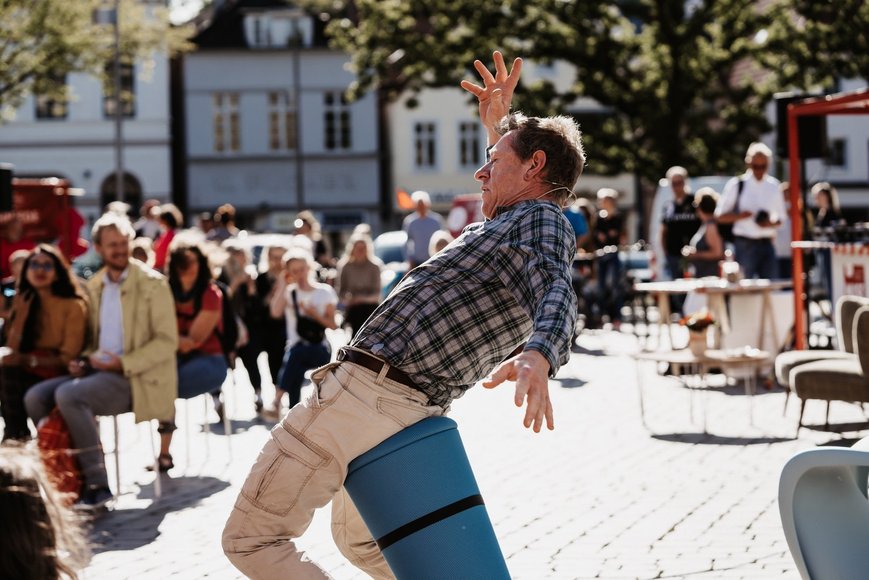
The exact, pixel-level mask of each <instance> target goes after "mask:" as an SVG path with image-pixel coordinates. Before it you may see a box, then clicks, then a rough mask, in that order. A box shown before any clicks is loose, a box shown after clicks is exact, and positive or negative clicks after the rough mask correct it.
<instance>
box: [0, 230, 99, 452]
mask: <svg viewBox="0 0 869 580" xmlns="http://www.w3.org/2000/svg"><path fill="white" fill-rule="evenodd" d="M86 323H87V303H86V302H85V299H84V296H83V294H82V293H81V291H80V289H79V288H78V286H77V285H76V282H75V278H74V277H73V274H72V271H71V270H70V268H69V264H67V262H66V260H65V259H64V257H63V255H62V254H61V253H60V251H59V250H58V249H57V248H55V247H54V246H51V245H48V244H41V245H39V246H37V247H36V249H35V250H33V253H31V254H30V255H29V256H28V257H27V259H26V260H25V261H24V266H23V267H22V274H21V278H20V279H19V281H18V291H17V292H16V295H15V298H14V300H13V302H12V313H11V316H10V319H9V321H8V324H7V325H6V327H5V329H4V330H5V339H6V346H5V347H4V352H3V356H2V358H0V379H2V381H0V410H2V413H3V419H4V421H5V423H6V427H5V430H4V433H3V440H4V441H6V440H8V439H18V440H26V439H29V438H30V429H29V428H28V426H27V412H26V410H25V408H24V394H25V393H26V392H27V390H28V389H30V387H32V386H33V385H35V384H36V383H39V382H40V381H43V380H45V379H49V378H53V377H56V376H60V375H62V374H65V373H66V368H67V365H68V364H69V362H70V361H72V360H73V359H74V358H76V357H77V356H78V355H79V354H80V353H81V351H82V348H83V347H84V339H85V328H86Z"/></svg>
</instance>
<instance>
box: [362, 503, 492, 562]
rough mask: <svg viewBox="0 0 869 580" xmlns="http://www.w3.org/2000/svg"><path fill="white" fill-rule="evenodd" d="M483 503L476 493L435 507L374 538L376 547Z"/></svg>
mask: <svg viewBox="0 0 869 580" xmlns="http://www.w3.org/2000/svg"><path fill="white" fill-rule="evenodd" d="M484 504H485V502H483V496H482V495H480V494H477V495H471V496H468V497H466V498H465V499H460V500H459V501H457V502H453V503H451V504H449V505H445V506H444V507H442V508H439V509H436V510H435V511H433V512H431V513H428V514H426V515H424V516H420V517H418V518H416V519H415V520H413V521H412V522H408V523H406V524H404V525H403V526H401V527H399V528H397V529H395V530H392V531H391V532H389V533H388V534H385V535H383V536H382V537H380V538H378V539H377V540H376V542H377V547H378V548H380V550H381V551H383V550H385V549H386V548H388V547H389V546H391V545H392V544H394V543H395V542H398V541H399V540H403V539H404V538H406V537H408V536H410V535H412V534H415V533H416V532H418V531H420V530H422V529H424V528H427V527H429V526H431V525H433V524H436V523H438V522H439V521H441V520H445V519H447V518H449V517H452V516H454V515H456V514H458V513H461V512H463V511H465V510H468V509H471V508H472V507H475V506H478V505H484Z"/></svg>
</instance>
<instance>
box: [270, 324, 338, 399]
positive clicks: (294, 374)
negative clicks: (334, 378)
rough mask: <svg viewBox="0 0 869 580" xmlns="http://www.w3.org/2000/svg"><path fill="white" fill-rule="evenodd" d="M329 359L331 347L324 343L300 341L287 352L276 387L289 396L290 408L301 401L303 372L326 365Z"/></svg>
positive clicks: (303, 380)
mask: <svg viewBox="0 0 869 580" xmlns="http://www.w3.org/2000/svg"><path fill="white" fill-rule="evenodd" d="M331 358H332V347H331V346H330V345H329V343H328V342H326V341H324V342H321V343H318V344H312V343H310V342H305V341H304V340H300V341H299V342H297V343H296V344H294V345H293V346H292V347H291V348H289V349H288V350H287V353H286V355H284V365H283V367H281V374H280V376H279V377H278V386H279V387H280V388H281V390H283V391H287V392H288V393H289V394H290V408H292V407H293V406H294V405H295V404H296V403H298V402H299V401H301V400H302V383H303V382H305V372H306V371H309V370H311V369H315V368H317V367H321V366H323V365H324V364H327V363H328V362H329V360H330V359H331Z"/></svg>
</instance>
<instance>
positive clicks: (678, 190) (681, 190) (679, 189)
mask: <svg viewBox="0 0 869 580" xmlns="http://www.w3.org/2000/svg"><path fill="white" fill-rule="evenodd" d="M670 187H671V188H672V189H673V195H675V196H676V197H682V196H683V195H684V194H685V178H684V177H682V176H681V175H674V176H673V177H672V178H671V179H670Z"/></svg>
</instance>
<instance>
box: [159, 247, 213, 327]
mask: <svg viewBox="0 0 869 580" xmlns="http://www.w3.org/2000/svg"><path fill="white" fill-rule="evenodd" d="M191 254H192V256H191ZM193 261H196V262H197V263H198V264H199V273H198V274H197V276H196V281H195V282H194V283H193V288H191V289H190V291H189V292H184V289H183V288H182V287H181V272H183V271H184V270H186V269H187V268H189V267H190V265H191V264H192V263H193ZM168 271H169V287H170V288H171V289H172V295H173V296H174V297H175V302H176V303H179V302H187V301H188V300H190V299H192V300H193V303H194V311H198V310H199V308H200V307H201V305H202V295H203V294H204V293H205V289H206V288H208V285H209V284H210V283H211V279H212V276H211V268H210V267H209V264H208V257H207V256H206V255H205V252H203V251H202V248H201V247H200V245H199V244H198V243H195V242H188V241H187V240H185V239H179V238H176V239H175V240H173V241H172V246H171V247H170V249H169V261H168Z"/></svg>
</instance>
